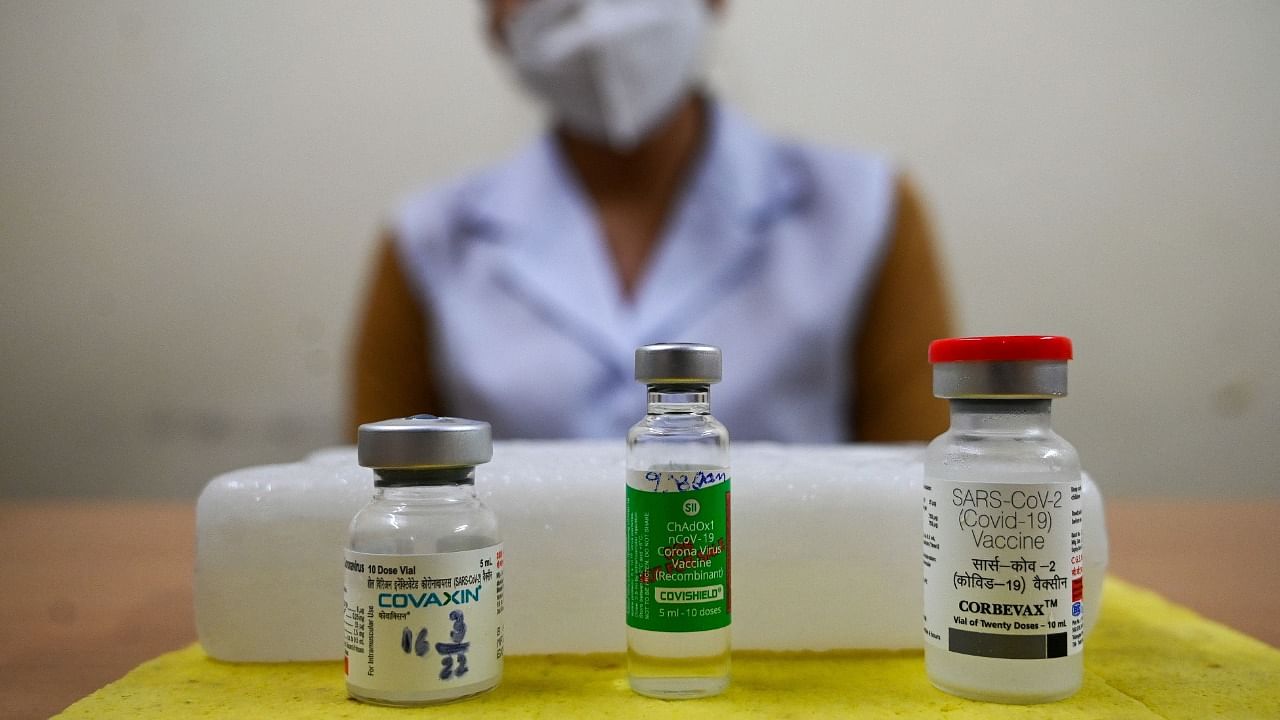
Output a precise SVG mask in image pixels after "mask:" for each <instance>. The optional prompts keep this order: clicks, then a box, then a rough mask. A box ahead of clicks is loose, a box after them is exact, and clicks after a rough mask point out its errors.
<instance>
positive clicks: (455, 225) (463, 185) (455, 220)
mask: <svg viewBox="0 0 1280 720" xmlns="http://www.w3.org/2000/svg"><path fill="white" fill-rule="evenodd" d="M539 142H540V141H539V140H535V141H532V142H529V143H526V145H525V146H524V147H522V148H520V149H518V150H517V151H516V152H514V153H512V154H511V155H509V156H508V157H506V158H504V159H502V160H500V161H498V162H495V163H491V164H489V165H487V166H481V167H479V168H477V169H474V170H471V171H468V172H465V173H462V174H460V175H457V176H454V177H452V178H448V179H446V180H444V181H437V182H433V183H428V184H424V185H421V186H419V187H417V188H415V189H413V190H411V191H410V192H408V193H406V194H405V195H403V196H402V197H401V198H400V199H399V201H398V202H396V203H395V205H394V209H393V210H392V212H391V217H390V219H389V226H390V230H391V231H392V233H393V234H394V235H395V236H396V238H397V240H398V241H399V242H400V243H401V244H402V245H414V246H424V245H431V244H439V243H443V242H445V241H446V240H448V239H450V238H457V237H460V236H465V235H467V234H468V233H470V232H471V231H472V230H474V229H475V227H476V226H478V224H480V223H483V222H484V220H485V218H486V216H487V215H488V212H487V210H492V209H493V208H494V207H495V206H496V205H501V203H502V198H500V197H497V196H498V195H500V194H501V193H503V192H505V191H506V190H505V189H504V188H507V187H508V186H509V185H510V182H509V181H508V179H509V178H510V177H511V176H512V175H513V174H515V173H518V172H519V171H520V168H521V167H522V166H523V165H525V164H527V162H528V157H529V156H530V155H531V154H533V153H535V152H536V150H537V147H538V145H539Z"/></svg>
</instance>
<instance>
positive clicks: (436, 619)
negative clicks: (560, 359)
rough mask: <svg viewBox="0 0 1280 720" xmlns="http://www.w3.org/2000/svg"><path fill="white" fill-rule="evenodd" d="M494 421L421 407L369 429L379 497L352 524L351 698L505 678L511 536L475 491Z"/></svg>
mask: <svg viewBox="0 0 1280 720" xmlns="http://www.w3.org/2000/svg"><path fill="white" fill-rule="evenodd" d="M492 455H493V443H492V439H491V435H490V429H489V424H488V423H485V422H478V421H475V420H463V419H461V418H447V417H435V416H432V415H415V416H413V417H408V418H403V419H399V420H384V421H382V422H376V423H369V424H366V425H361V426H360V437H359V457H360V464H361V465H363V466H365V467H371V468H373V469H374V470H375V471H376V473H377V479H376V480H375V481H374V486H375V490H374V495H373V500H372V501H370V503H369V504H368V505H366V506H365V507H364V509H362V510H361V511H360V512H359V513H357V514H356V516H355V517H354V518H353V519H352V521H351V534H350V540H349V541H348V543H347V548H346V552H345V557H344V562H343V568H344V571H345V584H344V592H343V621H344V631H345V642H346V652H345V658H344V662H343V665H344V668H345V672H346V677H347V692H348V694H349V695H350V696H351V697H353V698H355V699H357V700H362V701H364V702H370V703H376V704H379V705H431V704H436V703H442V702H449V701H451V700H458V699H461V698H465V697H469V696H472V695H476V694H478V693H482V692H485V691H486V690H491V689H493V688H494V687H495V686H497V684H498V682H499V681H500V680H501V679H502V604H503V598H502V595H503V582H502V575H503V558H502V540H501V537H500V536H499V533H498V521H497V518H495V517H494V514H493V513H492V512H491V511H490V510H489V509H488V508H487V507H485V506H484V505H483V504H482V503H481V502H480V501H479V500H478V499H477V498H476V491H475V471H476V468H475V466H476V465H478V464H480V463H486V462H489V459H490V458H491V457H492Z"/></svg>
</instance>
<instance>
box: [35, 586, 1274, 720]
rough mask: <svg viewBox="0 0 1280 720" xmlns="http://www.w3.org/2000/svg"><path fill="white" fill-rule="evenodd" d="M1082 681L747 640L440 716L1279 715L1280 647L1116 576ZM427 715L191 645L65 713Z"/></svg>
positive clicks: (513, 668) (563, 681)
mask: <svg viewBox="0 0 1280 720" xmlns="http://www.w3.org/2000/svg"><path fill="white" fill-rule="evenodd" d="M1085 650H1086V652H1085V665H1086V674H1085V682H1084V688H1083V689H1082V690H1081V691H1080V692H1079V693H1078V694H1076V695H1075V696H1074V697H1072V698H1070V699H1068V700H1064V701H1061V702H1057V703H1052V704H1049V705H1036V706H1012V705H990V704H986V703H978V702H971V701H968V700H962V699H960V698H956V697H952V696H950V695H946V694H944V693H942V692H940V691H938V690H935V689H934V688H933V687H932V686H930V685H929V682H928V680H927V679H926V678H925V674H924V661H923V659H922V655H921V653H920V652H918V651H913V652H820V653H818V652H814V653H808V652H800V653H797V652H786V653H771V652H742V653H735V654H734V658H733V684H732V685H731V687H730V689H729V691H728V692H727V693H725V694H724V695H721V696H719V697H714V698H707V699H703V700H689V701H678V705H677V704H671V703H670V702H669V701H663V700H652V699H649V698H644V697H640V696H638V695H636V694H634V693H632V692H631V691H630V690H629V689H628V688H627V681H626V673H625V667H624V662H623V658H622V657H621V656H620V655H534V656H522V657H509V658H507V663H506V674H505V676H504V678H503V681H502V684H501V685H499V686H498V689H497V690H495V691H493V692H491V693H489V694H487V695H483V696H480V697H478V698H475V699H472V700H468V701H466V702H462V703H455V704H452V705H443V706H439V707H436V708H433V709H432V710H431V711H430V712H431V716H432V717H433V718H455V717H456V718H468V720H480V719H482V718H515V717H547V718H563V717H576V716H587V717H600V718H629V717H636V718H641V717H644V718H652V717H654V713H661V714H664V715H665V714H669V713H674V712H677V711H678V712H679V716H680V718H681V720H695V719H696V718H722V717H759V718H766V717H767V718H775V717H797V718H814V717H835V716H839V717H848V718H862V717H867V718H871V717H888V716H892V717H929V718H935V717H943V715H941V713H946V715H945V717H946V718H949V719H950V720H958V719H960V718H1003V717H1036V718H1058V717H1061V718H1196V719H1197V720H1198V719H1199V718H1209V717H1214V718H1217V717H1230V718H1280V650H1277V649H1275V648H1272V647H1270V646H1268V645H1266V644H1264V643H1262V642H1259V641H1257V640H1254V639H1253V638H1250V637H1247V636H1245V635H1242V634H1240V633H1238V632H1236V631H1234V630H1231V629H1230V628H1227V627H1224V626H1222V625H1218V624H1216V623H1213V622H1210V621H1208V620H1205V619H1204V618H1201V617H1199V616H1197V615H1196V614H1194V613H1192V612H1191V611H1189V610H1187V609H1185V608H1182V607H1179V606H1177V605H1173V604H1172V603H1169V602H1168V601H1166V600H1164V599H1162V598H1160V597H1159V596H1157V595H1155V594H1153V593H1151V592H1148V591H1146V590H1142V589H1140V588H1136V587H1134V586H1132V585H1128V584H1126V583H1124V582H1121V581H1117V580H1115V579H1114V578H1108V581H1107V585H1106V593H1105V598H1104V601H1103V612H1102V618H1101V621H1100V622H1099V624H1098V627H1097V628H1096V629H1095V631H1094V632H1093V634H1091V635H1090V636H1089V640H1088V642H1087V643H1086V647H1085ZM410 715H416V713H414V712H413V711H405V710H401V709H394V708H381V707H375V706H371V705H363V704H360V703H357V702H355V701H353V700H348V699H347V698H346V694H345V689H344V686H343V679H342V669H341V664H340V663H295V664H281V665H262V664H232V663H223V662H218V661H216V660H211V659H209V658H208V657H206V656H205V654H204V652H203V651H202V650H201V649H200V646H199V645H192V646H191V647H188V648H186V649H185V650H179V651H177V652H172V653H169V654H167V655H163V656H161V657H159V658H156V659H155V660H151V661H149V662H146V663H143V664H142V665H141V666H139V667H138V668H136V669H135V670H133V671H132V672H130V673H129V674H128V675H126V676H125V677H124V678H123V679H121V680H119V681H117V682H115V683H112V684H110V685H108V686H107V687H105V688H102V689H101V690H99V691H97V692H95V693H93V694H92V695H90V696H88V697H86V698H84V699H83V700H80V701H79V702H77V703H76V704H74V705H72V706H71V707H70V708H68V709H67V710H66V711H65V712H64V713H63V714H61V715H59V716H58V717H63V718H114V717H121V718H124V717H127V718H151V717H165V718H172V717H234V718H237V720H252V719H254V718H270V719H272V720H275V719H277V718H363V717H374V716H380V717H388V718H390V717H399V718H406V717H409V716H410Z"/></svg>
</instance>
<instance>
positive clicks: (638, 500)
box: [626, 343, 732, 699]
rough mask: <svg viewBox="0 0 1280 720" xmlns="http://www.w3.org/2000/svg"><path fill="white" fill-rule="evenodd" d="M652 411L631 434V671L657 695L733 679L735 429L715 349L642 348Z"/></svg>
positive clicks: (677, 694) (691, 691) (696, 692)
mask: <svg viewBox="0 0 1280 720" xmlns="http://www.w3.org/2000/svg"><path fill="white" fill-rule="evenodd" d="M635 363H636V365H635V374H636V379H637V380H639V381H640V382H643V383H645V384H646V385H647V386H648V409H647V411H646V414H645V417H644V419H643V420H641V421H640V422H638V423H636V424H635V426H633V427H632V428H631V430H630V432H628V434H627V507H626V533H627V537H626V547H627V558H626V563H627V671H628V677H629V680H630V683H631V688H632V689H633V690H635V691H636V692H637V693H640V694H642V695H648V696H652V697H659V698H667V699H678V698H695V697H704V696H708V695H715V694H717V693H720V692H723V691H724V690H725V689H726V688H727V687H728V685H729V646H730V642H729V632H730V631H729V625H730V617H731V616H730V612H731V608H732V605H731V603H730V594H731V592H730V553H729V547H730V544H729V497H730V494H729V481H730V476H729V434H728V432H727V431H726V430H725V428H724V426H723V425H721V424H720V422H719V421H717V420H716V419H715V418H714V417H712V415H711V409H710V395H709V393H710V390H709V388H710V385H711V384H712V383H715V382H719V380H720V374H721V357H720V350H719V349H718V348H715V347H712V346H709V345H693V344H683V343H666V344H659V345H646V346H644V347H641V348H639V349H637V350H636V359H635Z"/></svg>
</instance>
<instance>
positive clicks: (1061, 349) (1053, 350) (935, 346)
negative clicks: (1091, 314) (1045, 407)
mask: <svg viewBox="0 0 1280 720" xmlns="http://www.w3.org/2000/svg"><path fill="white" fill-rule="evenodd" d="M1070 359H1071V338H1068V337H1063V336H1062V335H987V336H985V337H963V338H946V339H943V340H934V341H933V342H931V343H929V362H931V363H947V362H1010V361H1017V360H1070Z"/></svg>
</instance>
